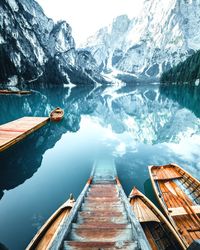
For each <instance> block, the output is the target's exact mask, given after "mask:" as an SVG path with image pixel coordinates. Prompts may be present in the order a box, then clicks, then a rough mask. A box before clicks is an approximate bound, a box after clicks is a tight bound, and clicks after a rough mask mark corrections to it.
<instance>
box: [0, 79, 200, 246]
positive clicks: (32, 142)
mask: <svg viewBox="0 0 200 250" xmlns="http://www.w3.org/2000/svg"><path fill="white" fill-rule="evenodd" d="M33 89H34V92H33V93H32V94H31V95H28V96H17V95H16V96H14V95H13V96H3V95H1V96H0V105H1V113H0V124H4V123H6V122H9V121H12V120H14V119H17V118H20V117H22V116H48V115H49V113H50V111H51V110H52V109H53V108H54V107H57V106H60V107H61V108H63V109H64V110H65V118H64V119H63V121H62V122H60V123H52V124H51V123H49V124H47V125H46V126H44V127H43V128H41V129H40V130H38V131H37V132H35V133H34V134H32V135H30V136H28V137H27V138H26V139H25V140H23V141H22V142H20V143H18V144H16V145H15V146H13V147H12V148H10V149H8V150H6V151H4V152H2V153H0V242H1V243H2V244H3V245H5V246H6V247H7V248H8V249H10V250H22V249H24V248H25V247H26V246H27V244H28V243H29V241H30V240H31V239H32V237H33V236H34V235H35V233H36V232H37V230H38V229H39V228H40V227H41V226H42V224H43V223H44V222H45V220H46V219H47V218H48V217H49V216H50V215H51V214H52V213H53V212H54V211H55V210H56V209H57V208H58V206H60V205H61V204H62V203H63V202H64V201H65V200H66V199H68V197H69V194H70V193H73V194H74V196H75V197H76V198H77V197H78V195H79V194H80V192H81V190H82V189H83V187H84V185H85V183H86V181H87V178H88V177H89V175H90V171H91V169H92V165H93V163H94V161H95V160H98V159H101V158H105V157H111V158H114V160H115V164H116V168H117V172H118V176H119V179H120V180H121V183H122V186H123V188H124V190H125V192H126V194H127V195H128V194H129V193H130V191H131V189H132V188H133V186H136V187H137V188H138V189H139V190H140V191H142V192H144V193H145V194H146V195H147V196H148V197H149V198H150V199H152V200H153V201H155V197H154V195H153V191H152V187H151V184H150V181H149V174H148V168H147V167H148V165H152V164H154V165H162V164H167V163H171V162H175V163H177V164H179V165H181V166H182V167H183V168H185V169H186V170H187V171H189V172H190V173H192V174H193V175H194V176H196V177H197V178H199V177H200V154H199V152H200V119H199V117H200V113H199V110H200V109H199V103H200V102H199V101H200V100H199V97H200V90H199V87H194V86H189V85H184V86H178V85H177V86H176V85H172V86H171V87H161V88H160V86H159V84H152V85H145V84H144V85H126V86H123V85H114V86H96V87H94V86H84V85H83V86H79V87H74V88H69V87H65V88H64V87H58V86H56V87H48V88H47V87H46V88H45V87H44V88H42V87H41V88H38V87H33Z"/></svg>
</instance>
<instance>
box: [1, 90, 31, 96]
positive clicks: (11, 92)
mask: <svg viewBox="0 0 200 250" xmlns="http://www.w3.org/2000/svg"><path fill="white" fill-rule="evenodd" d="M31 93H32V92H31V91H29V90H9V89H0V94H2V95H30V94H31Z"/></svg>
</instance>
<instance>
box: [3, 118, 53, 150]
mask: <svg viewBox="0 0 200 250" xmlns="http://www.w3.org/2000/svg"><path fill="white" fill-rule="evenodd" d="M48 121H49V117H22V118H20V119H17V120H15V121H12V122H8V123H6V124H3V125H1V126H0V152H1V151H3V150H5V149H7V148H9V147H11V146H12V145H14V144H15V143H17V142H19V141H21V140H22V139H23V138H25V137H26V136H27V135H29V134H31V133H33V132H34V131H36V130H37V129H39V128H41V127H42V126H44V125H45V124H46V123H47V122H48Z"/></svg>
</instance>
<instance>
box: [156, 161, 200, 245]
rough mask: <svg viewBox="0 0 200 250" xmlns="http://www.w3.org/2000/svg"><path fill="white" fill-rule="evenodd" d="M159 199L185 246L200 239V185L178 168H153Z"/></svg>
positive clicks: (169, 166) (170, 166)
mask: <svg viewBox="0 0 200 250" xmlns="http://www.w3.org/2000/svg"><path fill="white" fill-rule="evenodd" d="M152 174H153V178H154V180H155V183H156V186H157V189H158V192H159V197H160V198H161V199H162V202H163V204H164V206H165V208H166V210H167V211H168V214H169V215H170V217H171V219H172V220H173V221H174V222H175V224H176V227H177V231H178V232H179V233H180V234H181V236H182V238H183V240H184V241H185V244H186V245H187V246H189V245H190V244H191V243H192V242H193V240H196V239H200V216H199V215H200V185H199V182H198V181H197V180H195V179H194V178H193V177H192V176H191V175H189V174H188V173H187V172H185V171H184V170H182V169H181V168H178V167H177V166H173V165H167V166H163V167H156V168H152Z"/></svg>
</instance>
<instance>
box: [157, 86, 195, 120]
mask: <svg viewBox="0 0 200 250" xmlns="http://www.w3.org/2000/svg"><path fill="white" fill-rule="evenodd" d="M160 92H161V94H163V95H165V96H167V97H168V98H170V99H172V100H174V101H176V102H178V103H179V104H180V105H181V106H183V107H186V108H188V109H190V110H191V111H192V112H194V114H195V115H196V116H197V117H200V109H199V103H200V86H192V85H191V84H174V85H173V84H170V85H165V84H162V85H160Z"/></svg>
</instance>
